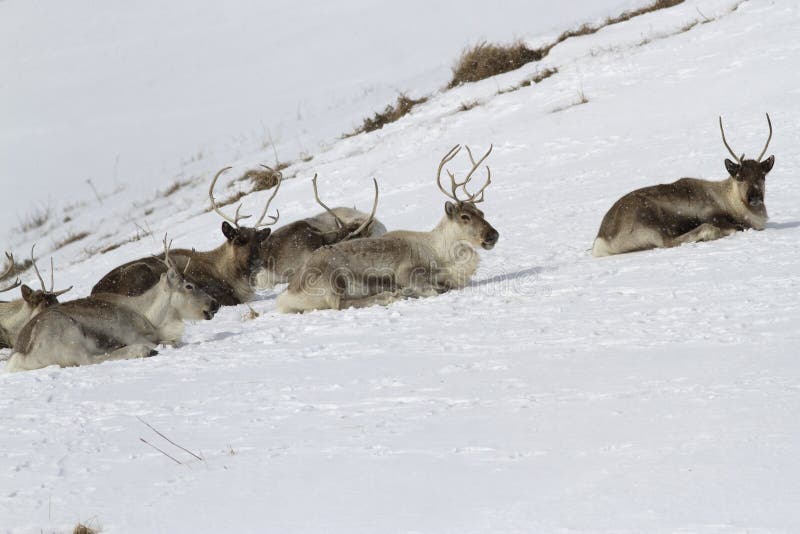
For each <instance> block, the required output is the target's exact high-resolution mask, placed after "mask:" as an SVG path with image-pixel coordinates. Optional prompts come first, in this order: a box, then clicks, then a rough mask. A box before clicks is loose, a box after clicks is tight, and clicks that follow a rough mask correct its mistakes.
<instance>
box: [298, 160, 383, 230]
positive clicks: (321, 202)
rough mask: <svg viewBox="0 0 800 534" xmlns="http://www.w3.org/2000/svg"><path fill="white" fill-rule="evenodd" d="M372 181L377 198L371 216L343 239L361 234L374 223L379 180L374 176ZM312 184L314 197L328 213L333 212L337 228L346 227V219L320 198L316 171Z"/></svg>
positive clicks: (376, 197) (332, 215)
mask: <svg viewBox="0 0 800 534" xmlns="http://www.w3.org/2000/svg"><path fill="white" fill-rule="evenodd" d="M372 183H373V184H374V186H375V200H374V201H373V203H372V211H371V212H370V214H369V217H367V218H366V219H365V220H364V222H363V223H361V225H360V226H359V227H358V228H356V229H355V230H353V231H352V232H350V233H349V234H347V235H346V236H345V237H344V239H343V240H347V239H350V238H351V237H353V236H356V235H358V234H360V233H361V232H362V231H363V230H364V229H365V228H366V227H367V226H369V225H370V224H371V223H372V220H373V219H374V218H375V211H376V210H377V209H378V181H377V180H376V179H375V178H373V179H372ZM311 185H312V186H313V187H314V198H315V199H316V201H317V204H319V205H320V206H322V207H323V208H325V211H327V212H328V213H330V214H331V217H333V220H334V221H335V222H336V228H337V230H341V229H342V228H343V227H344V225H345V224H344V221H343V220H341V219H340V218H339V217H338V216H337V215H336V213H334V212H333V210H332V209H330V208H329V207H328V206H327V205H326V204H325V203H324V202H323V201H322V199H320V198H319V191H318V190H317V174H316V173H314V177H313V178H312V179H311Z"/></svg>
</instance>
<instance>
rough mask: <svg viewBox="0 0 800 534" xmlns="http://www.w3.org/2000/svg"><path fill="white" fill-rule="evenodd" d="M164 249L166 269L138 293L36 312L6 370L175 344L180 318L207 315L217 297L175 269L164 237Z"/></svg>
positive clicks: (90, 360)
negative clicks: (151, 284) (213, 296)
mask: <svg viewBox="0 0 800 534" xmlns="http://www.w3.org/2000/svg"><path fill="white" fill-rule="evenodd" d="M164 251H165V254H164V260H160V261H163V262H164V264H165V267H166V271H165V272H164V273H163V274H162V275H161V277H160V279H159V280H158V282H157V283H156V284H155V285H153V286H152V287H150V288H148V289H147V290H146V291H144V292H142V293H141V294H139V295H134V296H122V295H115V294H109V293H103V294H96V295H92V296H91V297H88V298H83V299H78V300H72V301H69V302H65V303H63V304H59V305H58V306H53V307H51V308H48V309H47V310H44V311H43V312H41V313H40V314H38V315H36V316H35V317H34V318H33V319H31V320H30V321H29V322H28V324H26V325H25V327H24V328H23V329H22V331H21V332H20V334H19V337H18V339H17V345H16V346H15V347H14V353H13V354H12V355H11V358H10V359H9V360H8V364H7V365H6V370H8V371H11V372H13V371H26V370H31V369H39V368H41V367H47V366H48V365H60V366H61V367H70V366H75V365H88V364H94V363H100V362H104V361H108V360H127V359H132V358H144V357H146V356H152V355H154V354H156V352H155V347H156V346H157V345H158V344H160V343H166V344H176V343H177V342H179V341H180V339H181V337H182V335H183V321H184V320H193V319H211V318H212V317H213V316H214V314H215V313H216V311H217V310H218V309H219V304H218V303H217V301H216V300H214V299H213V298H211V297H210V296H208V295H207V294H206V293H204V292H203V291H202V290H201V289H199V288H198V287H196V286H195V285H194V284H192V283H191V282H189V281H187V280H186V279H185V278H184V276H183V275H182V274H181V273H180V272H179V271H178V270H177V269H176V267H175V265H174V264H173V263H172V261H171V259H170V254H169V246H168V245H167V241H166V237H165V238H164Z"/></svg>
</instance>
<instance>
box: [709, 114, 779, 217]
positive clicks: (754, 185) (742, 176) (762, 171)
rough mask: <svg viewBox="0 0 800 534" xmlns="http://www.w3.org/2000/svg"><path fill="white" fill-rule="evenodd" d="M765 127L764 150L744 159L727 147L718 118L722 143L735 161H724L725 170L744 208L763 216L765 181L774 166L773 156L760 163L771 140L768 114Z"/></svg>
mask: <svg viewBox="0 0 800 534" xmlns="http://www.w3.org/2000/svg"><path fill="white" fill-rule="evenodd" d="M767 125H768V126H769V136H768V137H767V143H766V144H765V145H764V150H762V151H761V154H760V155H759V156H758V158H757V159H745V158H744V154H742V155H741V157H740V156H737V155H736V153H735V152H734V151H733V150H732V149H731V147H730V145H728V141H727V140H726V139H725V130H724V129H723V128H722V117H720V118H719V129H720V132H721V133H722V142H723V143H724V144H725V148H727V149H728V152H730V154H731V156H733V159H734V160H736V161H735V162H733V161H731V160H729V159H726V160H725V169H726V170H727V171H728V173H729V174H730V176H731V178H732V179H733V181H734V184H735V187H736V192H737V195H738V197H739V199H740V200H741V201H742V203H743V204H744V205H745V206H748V207H749V208H750V209H751V210H753V211H755V212H757V213H761V212H763V213H764V214H766V208H765V207H764V191H765V181H766V177H767V174H768V173H769V171H771V170H772V166H773V165H774V164H775V156H770V157H768V158H767V159H765V160H764V161H761V158H763V157H764V154H766V153H767V148H768V147H769V142H770V140H771V139H772V121H771V120H770V118H769V114H767Z"/></svg>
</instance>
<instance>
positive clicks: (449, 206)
mask: <svg viewBox="0 0 800 534" xmlns="http://www.w3.org/2000/svg"><path fill="white" fill-rule="evenodd" d="M456 211H458V207H457V206H456V205H455V204H453V203H452V202H450V201H449V200H448V201H447V202H445V203H444V212H445V213H446V214H447V216H448V217H453V215H455V213H456Z"/></svg>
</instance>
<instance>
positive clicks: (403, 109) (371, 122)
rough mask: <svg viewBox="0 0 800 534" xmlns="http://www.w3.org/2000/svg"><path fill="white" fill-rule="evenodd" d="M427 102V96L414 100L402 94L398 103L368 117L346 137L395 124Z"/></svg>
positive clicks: (398, 98)
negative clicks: (417, 106)
mask: <svg viewBox="0 0 800 534" xmlns="http://www.w3.org/2000/svg"><path fill="white" fill-rule="evenodd" d="M427 100H428V97H426V96H423V97H421V98H418V99H414V98H411V97H409V96H408V95H405V94H402V93H401V94H400V95H399V96H398V97H397V102H395V103H394V104H389V105H388V106H386V107H385V108H383V111H381V112H379V113H375V115H374V116H372V117H367V118H366V119H364V122H363V124H362V125H361V126H359V127H358V128H356V129H355V130H353V131H352V132H350V133H349V134H345V135H344V137H352V136H354V135H358V134H360V133H366V132H372V131H374V130H380V129H381V128H383V127H384V126H385V125H387V124H389V123H391V122H395V121H396V120H398V119H399V118H400V117H403V116H404V115H407V114H408V113H409V112H410V111H411V110H412V109H413V108H414V106H416V105H418V104H422V103H424V102H427Z"/></svg>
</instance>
